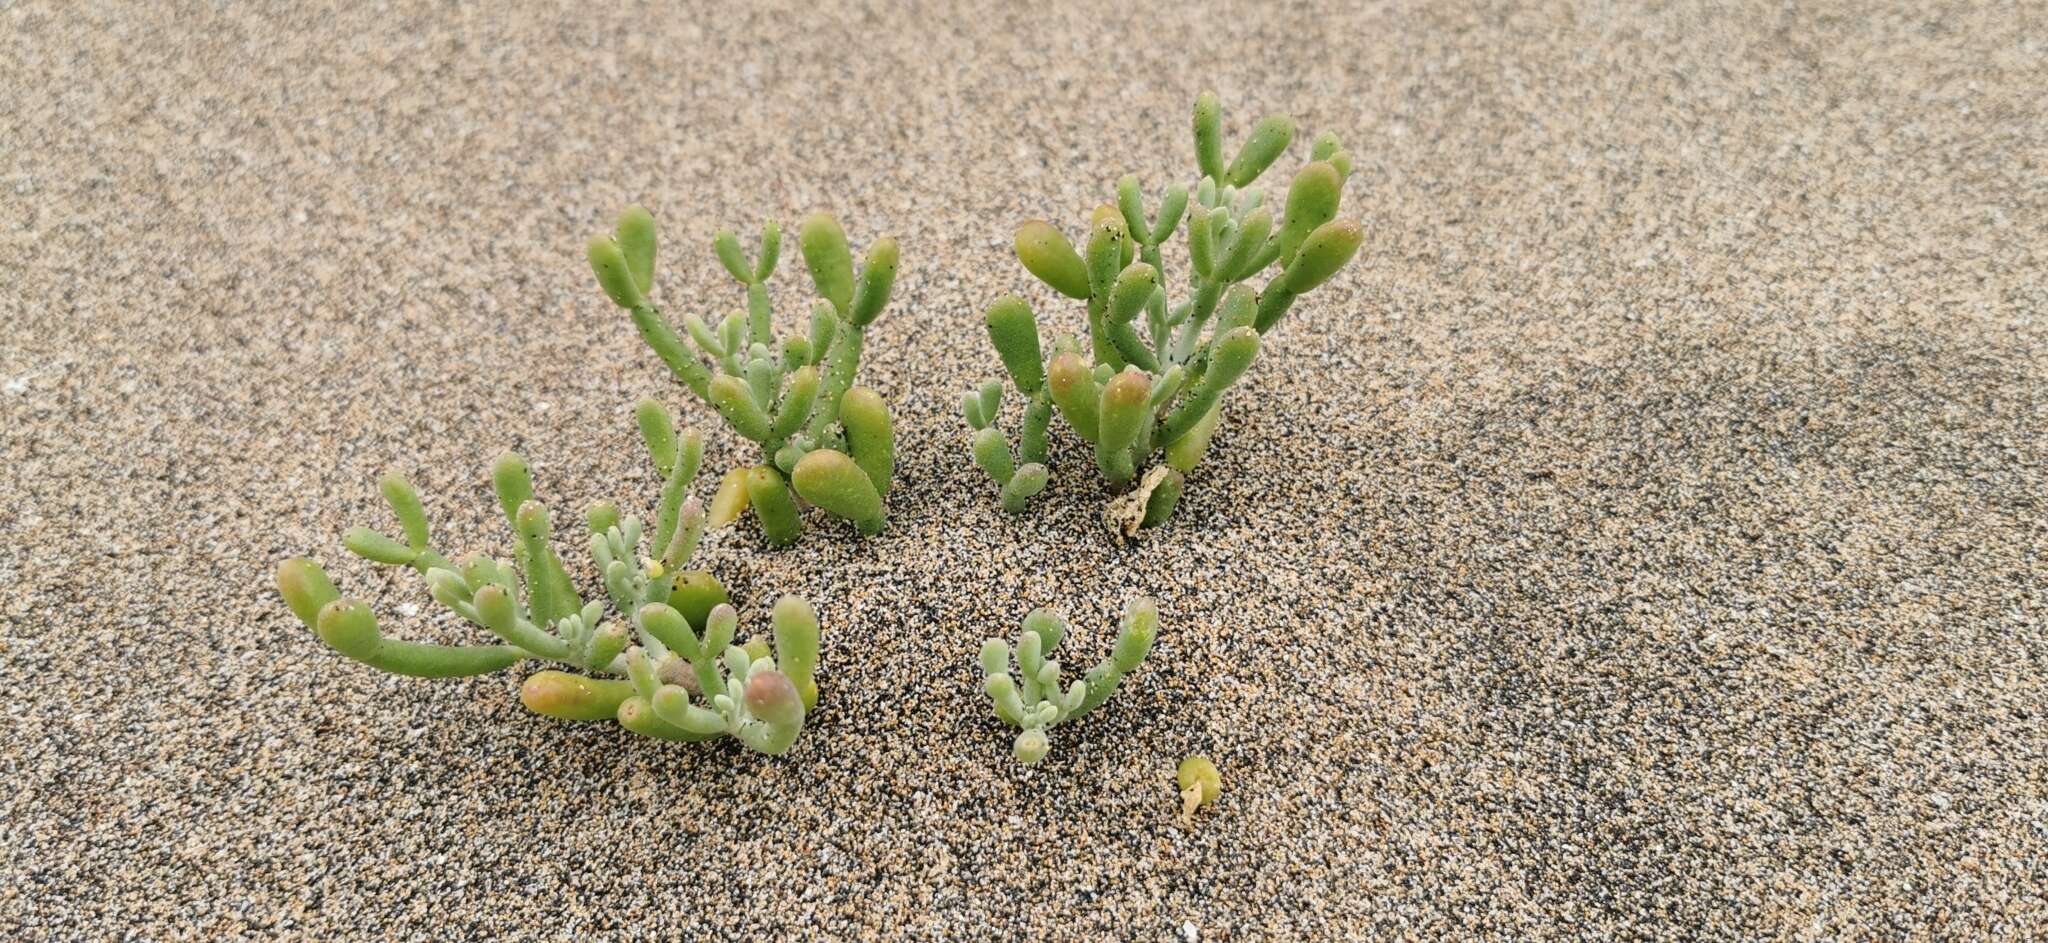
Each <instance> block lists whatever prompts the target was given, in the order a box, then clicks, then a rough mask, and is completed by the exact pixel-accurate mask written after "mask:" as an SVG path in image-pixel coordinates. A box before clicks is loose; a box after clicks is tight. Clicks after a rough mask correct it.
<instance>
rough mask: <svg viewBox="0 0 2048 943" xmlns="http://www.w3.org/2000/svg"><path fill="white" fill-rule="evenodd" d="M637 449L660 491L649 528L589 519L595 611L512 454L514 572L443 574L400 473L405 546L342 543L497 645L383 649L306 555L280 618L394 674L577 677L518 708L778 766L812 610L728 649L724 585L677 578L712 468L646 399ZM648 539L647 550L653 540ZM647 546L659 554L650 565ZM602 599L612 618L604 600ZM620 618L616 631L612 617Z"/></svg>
mask: <svg viewBox="0 0 2048 943" xmlns="http://www.w3.org/2000/svg"><path fill="white" fill-rule="evenodd" d="M638 418H639V424H640V431H641V435H642V438H643V439H644V440H645V441H646V444H647V448H648V452H649V454H650V455H651V456H652V457H653V459H654V466H655V468H656V470H657V471H659V472H660V474H661V475H662V478H663V482H664V483H663V485H662V489H661V497H660V500H659V502H658V503H657V505H656V509H655V516H654V522H655V523H654V530H653V533H652V534H651V535H649V534H647V533H646V531H645V528H644V527H643V526H642V524H641V522H640V520H639V519H638V518H637V517H632V516H627V517H624V518H621V517H620V514H619V509H618V507H617V506H615V505H613V504H610V503H599V504H596V505H593V506H591V508H590V509H589V510H588V511H587V512H586V514H585V516H584V519H585V523H586V524H587V526H588V529H589V531H590V554H591V557H592V559H593V560H594V561H595V563H596V567H597V574H598V577H599V579H600V581H601V582H602V584H603V590H604V595H603V596H602V597H600V598H597V599H592V600H590V601H589V602H585V601H583V599H582V598H581V597H580V596H579V595H578V593H577V589H576V584H575V581H574V580H572V579H571V578H570V576H569V572H568V569H567V568H566V567H565V566H563V564H562V559H561V557H560V556H559V555H558V554H557V553H556V552H555V546H554V540H553V527H552V524H551V521H550V516H549V513H548V508H547V506H546V505H543V504H541V503H540V502H538V501H536V500H534V497H533V494H534V491H533V477H532V475H531V473H530V472H529V471H528V469H527V465H526V462H525V460H524V459H522V458H520V457H519V456H518V455H510V454H508V455H506V456H504V457H503V458H500V459H499V460H498V462H497V465H496V467H495V468H494V469H493V471H492V474H491V483H492V485H493V487H494V489H495V490H496V492H497V496H498V503H499V506H500V507H501V508H502V510H503V511H504V514H505V520H506V521H507V522H508V523H509V524H510V525H511V527H512V531H513V535H514V537H515V543H514V547H513V559H512V561H511V562H510V563H507V562H506V561H503V560H499V559H495V558H493V557H491V556H489V555H486V554H482V553H471V554H468V555H466V556H464V557H462V558H461V559H460V560H456V561H450V560H449V559H448V558H447V557H445V556H442V555H441V554H440V553H438V552H436V551H435V550H434V549H433V547H432V546H431V540H430V538H431V533H430V530H429V527H428V523H427V515H426V511H425V509H424V508H423V507H422V505H421V503H420V498H419V493H418V492H417V491H416V490H414V488H413V486H412V485H411V483H409V482H407V481H406V480H405V479H404V478H401V477H399V476H397V475H387V476H385V477H384V478H383V480H382V481H380V482H379V487H380V490H381V491H382V492H383V495H384V500H385V502H386V503H387V504H389V505H390V506H391V511H392V513H393V514H394V515H396V516H397V518H398V523H399V526H400V528H401V530H402V532H403V534H404V538H403V539H399V538H394V537H390V536H387V535H385V534H382V533H379V532H377V531H374V530H370V529H368V528H362V527H358V528H355V529H353V530H351V531H349V532H348V534H347V536H346V537H345V538H344V540H343V542H344V544H345V545H346V546H347V547H348V549H349V550H350V551H351V552H353V553H355V554H357V555H358V556H361V557H363V558H365V559H368V560H372V561H375V562H378V563H384V564H389V565H392V566H405V567H410V568H412V569H413V570H415V571H417V572H418V573H419V574H420V575H421V576H422V577H424V578H425V580H426V583H427V586H428V589H429V591H430V592H431V593H432V595H433V597H434V599H435V601H437V602H439V603H440V604H442V605H443V606H446V607H447V608H448V609H450V610H452V611H454V612H455V613H456V614H458V615H460V616H461V617H462V618H464V619H467V620H468V621H470V622H473V623H475V624H477V625H479V626H482V627H483V628H485V629H487V630H489V631H490V632H491V633H492V634H493V635H496V636H497V637H498V639H499V642H498V644H492V645H428V644H422V643H418V642H407V641H402V640H399V639H393V638H388V637H386V636H384V634H383V633H382V632H381V631H379V629H378V626H377V618H376V616H375V615H373V614H371V612H370V609H369V607H367V606H365V605H364V604H362V603H361V602H357V601H355V600H351V599H346V598H343V597H342V595H341V593H340V592H339V591H338V590H336V589H335V587H334V584H333V582H332V581H330V580H329V579H328V577H327V573H326V571H325V570H323V569H321V567H320V565H319V564H317V563H315V562H313V561H312V560H308V559H305V558H303V557H298V558H293V559H290V560H286V561H284V563H282V564H281V565H279V567H278V571H277V583H278V589H279V590H280V591H281V592H282V593H283V595H284V600H285V603H286V605H288V606H290V607H291V610H292V612H293V613H294V614H296V615H297V616H298V617H299V620H300V621H302V622H304V623H305V624H306V626H307V627H308V628H311V629H312V630H313V631H314V632H315V633H316V634H317V635H319V637H320V638H321V640H322V641H324V642H326V643H327V644H328V645H329V646H330V647H332V648H333V649H334V650H336V651H338V652H341V653H342V654H344V655H347V656H348V657H350V658H353V659H355V660H357V661H360V662H363V663H364V664H367V665H369V666H371V667H373V668H377V669H380V670H383V671H389V672H392V673H394V674H402V675H413V676H417V677H428V678H440V677H457V676H465V675H477V674H485V673H488V672H493V671H497V670H500V669H503V668H507V667H510V666H512V665H514V664H517V663H519V662H522V661H525V660H528V659H539V660H543V661H552V662H557V663H560V664H563V665H567V666H569V667H570V668H573V669H575V670H577V671H580V672H584V673H583V674H575V673H570V672H564V671H554V670H550V671H542V672H539V673H537V674H534V675H532V676H531V677H529V678H527V679H526V682H525V684H524V685H523V686H522V688H521V690H520V700H521V701H522V702H523V703H524V704H525V705H526V706H527V707H528V708H531V709H532V710H534V711H536V712H538V713H541V714H545V715H547V716H550V717H556V718H561V719H564V720H605V719H616V720H617V721H618V722H619V724H620V726H623V727H625V728H626V729H627V730H630V731H632V732H634V733H638V734H643V735H646V736H650V737H661V738H665V739H671V740H707V739H711V738H714V737H720V736H732V737H734V738H737V739H738V740H740V741H741V742H742V743H745V744H746V745H747V746H748V747H750V748H752V749H755V750H758V751H761V752H763V753H781V752H783V751H785V750H787V749H789V747H790V745H791V744H792V743H793V742H795V739H796V736H797V734H798V733H799V732H800V731H801V730H802V729H803V723H804V715H805V713H806V712H807V711H808V710H810V709H811V708H813V707H815V706H816V704H817V696H818V695H817V685H816V682H815V680H814V678H813V674H814V672H815V669H816V667H817V661H818V619H817V614H816V613H815V612H814V611H813V610H812V609H811V606H810V604H808V603H806V602H804V601H803V600H801V599H798V598H796V597H794V596H785V597H783V598H782V600H781V601H780V602H778V603H777V604H776V606H775V611H774V616H773V623H774V636H775V644H774V647H773V649H772V650H771V649H770V648H769V646H768V644H767V642H766V641H761V640H757V641H754V642H750V643H748V644H747V645H746V646H736V645H733V644H732V642H733V636H734V633H735V631H736V630H737V627H738V622H739V616H738V614H737V613H736V612H735V611H734V610H733V607H732V605H731V603H730V601H729V600H728V599H727V597H726V592H725V587H724V586H723V585H721V584H720V583H719V582H718V580H717V579H716V578H715V577H713V576H712V575H711V574H709V573H706V572H704V571H702V570H688V569H684V567H686V566H687V565H688V564H689V562H690V558H691V557H692V556H693V555H694V553H695V551H696V548H697V543H698V540H699V539H700V538H701V537H702V536H703V534H704V528H705V523H706V518H705V514H704V511H703V508H702V507H701V506H700V505H699V503H698V502H697V500H696V499H695V498H690V497H687V495H688V494H689V490H690V484H691V482H693V481H694V480H695V479H696V476H697V469H698V466H699V465H700V464H701V462H702V460H703V455H704V442H703V439H702V437H700V436H698V435H697V434H696V433H695V432H685V433H683V434H682V435H681V436H678V435H677V434H676V432H675V426H674V423H673V421H672V420H671V418H670V416H669V414H668V411H667V410H666V409H664V408H663V407H662V406H661V405H660V404H659V403H655V402H652V401H644V402H642V403H641V404H640V406H639V408H638ZM649 536H651V537H652V543H651V544H648V543H647V542H646V541H645V540H644V538H646V537H649ZM643 548H646V549H649V550H651V553H650V554H649V555H647V556H642V551H643ZM607 602H609V603H610V606H609V607H608V606H607V605H606V603H607ZM608 611H611V612H616V613H617V615H616V617H614V618H611V619H609V620H608V619H607V612H608Z"/></svg>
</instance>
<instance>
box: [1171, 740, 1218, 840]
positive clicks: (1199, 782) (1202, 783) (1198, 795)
mask: <svg viewBox="0 0 2048 943" xmlns="http://www.w3.org/2000/svg"><path fill="white" fill-rule="evenodd" d="M1173 779H1174V782H1176V783H1178V784H1179V785H1180V820H1181V821H1182V822H1186V823H1190V824H1192V823H1193V822H1194V820H1195V810H1196V809H1199V808H1201V807H1202V806H1205V805H1208V804H1209V803H1211V802H1215V801H1216V797H1217V796H1220V795H1222V794H1223V774H1222V773H1219V772H1217V771H1216V764H1215V763H1211V762H1209V758H1208V757H1206V756H1202V755H1201V754H1199V753H1198V754H1196V755H1194V756H1191V757H1188V758H1187V759H1185V760H1182V761H1180V769H1178V770H1175V771H1174V774H1173Z"/></svg>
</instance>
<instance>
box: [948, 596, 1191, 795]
mask: <svg viewBox="0 0 2048 943" xmlns="http://www.w3.org/2000/svg"><path fill="white" fill-rule="evenodd" d="M1066 633H1067V622H1066V619H1065V618H1064V617H1062V616H1061V615H1060V614H1059V613H1058V612H1056V611H1054V610H1051V609H1034V610H1032V611H1031V613H1030V614H1029V615H1027V616H1025V617H1024V627H1023V629H1022V630H1021V631H1019V632H1018V633H1017V643H1016V646H1015V647H1014V648H1013V647H1012V646H1010V645H1009V644H1006V643H1005V642H1003V640H1001V639H989V640H988V641H987V642H984V643H982V646H981V671H982V675H983V678H982V688H983V690H985V691H986V692H988V697H989V701H990V702H991V703H993V704H994V705H995V710H996V716H997V717H999V718H1001V719H1002V721H1003V723H1006V724H1009V725H1010V726H1012V727H1016V728H1018V730H1019V732H1018V734H1017V740H1016V743H1015V744H1014V745H1013V746H1012V748H1011V755H1013V756H1015V757H1016V758H1017V762H1019V763H1023V764H1024V765H1026V766H1030V765H1032V764H1035V763H1037V762H1038V761H1039V760H1042V759H1045V754H1046V752H1047V751H1048V750H1049V749H1051V741H1049V740H1048V739H1047V738H1046V730H1047V729H1048V728H1051V727H1052V726H1054V725H1056V724H1061V723H1065V722H1067V721H1069V720H1073V719H1074V718H1076V717H1079V716H1081V715H1082V714H1086V713H1088V712H1089V711H1092V710H1094V709H1095V708H1097V707H1100V706H1102V702H1104V701H1107V700H1109V696H1110V695H1112V694H1115V693H1116V689H1117V685H1119V684H1121V683H1122V682H1123V679H1124V676H1125V675H1127V674H1130V673H1131V672H1132V671H1134V670H1136V669H1137V667H1138V663H1139V662H1141V661H1144V660H1145V655H1146V653H1147V652H1150V651H1151V650H1152V640H1153V638H1154V637H1156V636H1157V635H1158V634H1159V609H1158V607H1156V606H1154V605H1153V604H1152V601H1151V600H1149V599H1138V600H1134V601H1132V602H1131V603H1129V604H1128V605H1126V606H1125V607H1124V615H1123V621H1122V622H1121V623H1120V624H1119V626H1118V630H1117V637H1116V647H1115V648H1114V649H1112V650H1111V652H1110V654H1109V657H1107V658H1104V659H1102V660H1101V661H1100V662H1097V663H1096V665H1095V667H1093V668H1090V669H1088V673H1087V674H1085V675H1083V676H1082V677H1080V678H1078V679H1075V680H1074V681H1073V682H1072V683H1071V684H1068V685H1067V686H1066V687H1065V688H1062V687H1061V686H1060V663H1059V662H1058V661H1055V660H1051V659H1049V658H1047V657H1046V656H1047V655H1048V654H1049V653H1050V652H1051V651H1052V650H1053V648H1054V647H1055V646H1057V645H1059V643H1060V639H1061V638H1063V637H1065V635H1066ZM1013 656H1014V658H1015V662H1016V667H1017V673H1016V675H1014V676H1013V675H1011V673H1010V665H1011V660H1012V658H1013Z"/></svg>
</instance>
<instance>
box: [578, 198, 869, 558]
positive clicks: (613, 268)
mask: <svg viewBox="0 0 2048 943" xmlns="http://www.w3.org/2000/svg"><path fill="white" fill-rule="evenodd" d="M797 242H798V246H799V248H801V249H802V251H803V257H804V264H805V266H806V267H807V268H809V269H810V273H811V282H812V284H813V285H814V286H816V288H817V291H818V294H819V295H820V296H821V297H822V298H823V299H824V300H822V301H819V302H818V303H817V304H816V305H815V306H814V307H813V308H812V310H811V321H810V331H809V333H807V334H805V333H797V334H790V335H785V336H783V337H780V338H778V337H776V336H774V331H773V328H774V316H773V312H772V311H771V310H770V307H769V303H768V278H769V276H771V275H773V274H775V266H776V262H777V260H778V259H780V258H781V254H782V229H781V227H779V226H778V225H776V224H775V223H773V222H770V223H768V224H767V225H765V226H763V227H762V230H761V244H760V252H759V255H758V256H757V257H756V258H754V259H749V258H747V255H746V252H745V250H743V249H741V248H740V244H739V240H738V239H737V238H735V237H734V236H733V234H732V233H731V232H720V233H719V234H718V236H717V238H716V239H715V240H713V249H714V250H715V251H716V253H717V255H718V260H719V262H720V263H721V264H723V265H724V266H725V269H726V271H727V272H729V273H731V274H732V277H733V278H734V279H736V280H737V281H738V282H739V283H740V284H741V285H742V286H743V287H744V288H745V289H746V293H747V308H746V310H745V311H744V312H738V311H735V312H733V313H732V314H730V315H727V316H726V317H725V318H724V319H723V320H721V321H719V322H718V325H717V326H716V327H713V326H711V325H710V324H707V323H706V322H705V320H704V319H703V318H700V317H698V316H697V315H694V314H686V315H684V317H683V327H684V330H683V331H682V332H678V331H677V330H676V327H675V325H674V324H673V323H671V322H670V321H669V320H668V318H667V317H666V316H664V315H663V314H662V313H661V312H660V311H659V310H658V309H656V308H655V307H654V305H653V303H652V302H650V301H649V300H648V298H647V293H648V292H649V291H651V290H652V289H653V287H654V256H655V227H654V217H653V216H652V215H650V214H649V213H648V212H647V211H646V210H645V209H642V208H640V207H637V206H635V207H631V208H628V209H627V210H626V212H625V213H623V214H621V215H620V217H619V222H618V225H617V227H616V228H615V230H614V233H613V234H612V235H609V236H599V237H597V238H596V239H594V240H592V241H591V243H590V250H589V255H590V267H591V270H592V271H593V272H595V273H596V275H597V281H598V285H599V286H600V287H602V288H603V289H604V292H605V295H606V296H607V297H609V298H610V299H611V300H612V302H613V303H615V304H617V305H618V306H619V307H622V308H625V309H626V310H627V311H629V312H631V313H632V317H633V325H634V326H635V327H636V328H638V329H639V331H640V336H641V338H642V339H643V340H645V341H646V342H647V345H648V346H649V347H652V348H653V349H654V352H655V354H656V355H657V356H659V357H660V358H661V361H662V363H664V364H666V365H667V366H668V368H669V371H670V372H672V373H674V374H675V376H676V379H677V380H679V381H681V382H682V384H683V386H684V387H686V388H688V389H689V390H690V392H691V393H693V394H695V395H696V396H697V398H698V399H701V400H703V401H704V402H705V403H706V404H707V405H709V406H711V407H712V408H713V409H715V410H717V412H718V415H719V416H720V417H722V418H724V420H725V422H726V424H727V425H729V426H731V427H732V429H733V431H734V432H737V433H739V434H740V435H741V436H742V437H744V438H746V439H748V440H750V441H752V442H753V443H754V444H755V445H757V446H758V447H759V448H760V456H761V461H760V463H759V464H756V465H752V466H745V467H740V468H734V469H732V470H731V471H730V472H727V473H726V475H725V477H724V479H723V480H722V481H721V482H720V484H719V488H718V496H717V498H716V499H714V500H713V501H712V504H711V512H710V526H711V527H713V528H717V527H723V526H725V525H726V524H729V523H731V522H732V521H734V520H736V519H737V518H739V517H740V516H741V515H742V514H745V513H746V512H747V511H748V510H749V509H752V510H753V511H754V515H755V518H756V519H757V520H758V521H759V522H760V525H761V533H762V535H763V536H765V537H766V538H767V540H768V542H769V543H770V544H772V545H774V546H777V547H783V546H788V545H790V544H792V543H795V542H796V540H797V538H798V537H800V536H802V534H803V524H802V522H801V520H800V519H799V518H798V516H797V506H796V502H795V500H794V499H793V498H792V497H791V495H790V492H791V490H792V489H794V490H795V492H796V496H797V497H801V498H802V499H803V500H804V501H806V502H808V503H810V504H812V505H814V506H816V507H818V508H821V509H823V510H824V511H825V512H826V513H828V514H832V515H834V516H837V517H842V518H845V519H846V520H848V521H851V522H852V523H853V525H854V527H855V528H856V529H858V530H859V531H860V532H861V533H862V534H868V535H872V534H877V533H880V532H881V530H882V528H883V526H884V523H885V521H886V518H887V511H886V509H885V507H884V505H883V501H882V499H883V498H884V497H885V496H886V495H888V493H889V486H890V484H891V482H892V480H893V478H894V476H895V467H896V437H895V432H894V430H893V429H892V428H891V425H890V417H889V407H888V404H886V403H884V402H883V401H882V398H881V397H880V396H879V395H877V394H876V393H875V392H874V391H873V390H870V389H867V388H865V387H857V386H854V385H853V380H854V376H855V374H856V373H857V372H858V371H859V369H860V355H861V349H862V347H863V345H864V344H865V343H866V336H867V329H868V326H869V325H871V324H873V323H874V321H875V319H876V318H877V317H880V316H881V313H882V308H883V307H885V306H886V305H887V304H888V303H889V292H890V290H891V288H892V287H893V286H894V284H895V281H896V266H897V258H898V250H897V247H896V240H894V239H891V238H889V237H886V236H884V237H883V238H881V239H877V240H875V242H874V244H873V245H871V246H869V247H868V251H867V255H866V257H865V259H864V260H863V261H862V263H861V267H860V271H859V274H858V275H856V274H855V272H854V267H853V253H852V251H851V250H850V249H849V248H848V247H847V244H846V233H845V231H844V230H842V229H840V227H839V223H838V221H837V220H834V219H833V218H832V217H831V216H828V215H826V214H824V213H813V214H812V215H811V216H810V217H809V218H807V219H805V220H804V223H803V226H802V228H801V230H800V231H799V233H798V236H797ZM683 334H688V335H689V338H690V340H689V342H688V343H687V344H686V343H685V342H684V341H683ZM692 346H694V347H695V350H692V349H691V348H692Z"/></svg>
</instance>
